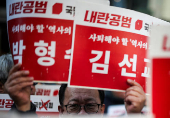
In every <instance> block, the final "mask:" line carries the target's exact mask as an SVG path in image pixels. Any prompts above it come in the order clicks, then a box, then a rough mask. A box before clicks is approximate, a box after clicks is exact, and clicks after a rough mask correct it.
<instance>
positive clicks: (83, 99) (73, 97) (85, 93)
mask: <svg viewBox="0 0 170 118" xmlns="http://www.w3.org/2000/svg"><path fill="white" fill-rule="evenodd" d="M63 104H64V105H68V104H71V105H73V104H78V105H81V106H82V107H81V109H80V112H79V113H78V115H87V113H86V111H85V109H84V107H83V105H85V104H86V105H87V104H101V100H100V96H99V92H98V90H92V89H80V88H69V87H67V88H66V90H65V97H64V101H63ZM104 109H105V105H104V104H103V105H102V106H101V105H100V106H99V110H98V112H97V113H95V114H103V113H104ZM59 112H60V114H69V113H68V112H67V110H66V107H63V108H62V107H61V106H59ZM74 115H75V114H74Z"/></svg>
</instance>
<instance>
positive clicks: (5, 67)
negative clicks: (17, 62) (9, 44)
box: [0, 54, 14, 93]
mask: <svg viewBox="0 0 170 118" xmlns="http://www.w3.org/2000/svg"><path fill="white" fill-rule="evenodd" d="M13 65H14V63H13V60H12V55H11V54H4V55H2V56H0V93H5V91H4V84H5V82H6V80H7V78H8V73H9V71H10V69H11V68H12V66H13Z"/></svg>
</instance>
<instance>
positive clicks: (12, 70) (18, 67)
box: [9, 63, 22, 76]
mask: <svg viewBox="0 0 170 118" xmlns="http://www.w3.org/2000/svg"><path fill="white" fill-rule="evenodd" d="M21 65H22V64H21V63H18V64H16V65H14V66H13V67H12V68H11V70H10V71H9V76H10V75H11V74H12V73H14V72H16V71H18V70H19V69H20V68H21Z"/></svg>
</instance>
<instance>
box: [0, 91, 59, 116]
mask: <svg viewBox="0 0 170 118" xmlns="http://www.w3.org/2000/svg"><path fill="white" fill-rule="evenodd" d="M31 101H32V103H34V104H35V106H36V113H37V115H38V116H39V117H40V116H41V117H42V116H44V117H47V116H48V115H57V116H58V114H59V111H58V106H59V105H60V104H59V97H58V96H57V97H52V96H50V97H49V96H35V95H31ZM12 104H13V100H12V99H11V98H10V97H9V95H8V94H0V111H6V112H7V111H9V110H10V109H11V106H12Z"/></svg>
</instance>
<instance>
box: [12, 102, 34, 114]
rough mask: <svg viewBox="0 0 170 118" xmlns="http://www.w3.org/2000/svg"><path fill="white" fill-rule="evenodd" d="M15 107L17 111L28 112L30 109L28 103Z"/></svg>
mask: <svg viewBox="0 0 170 118" xmlns="http://www.w3.org/2000/svg"><path fill="white" fill-rule="evenodd" d="M15 105H16V108H17V109H18V110H19V111H23V112H25V111H29V110H30V109H31V104H30V101H29V102H28V103H26V104H22V105H17V104H15Z"/></svg>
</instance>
